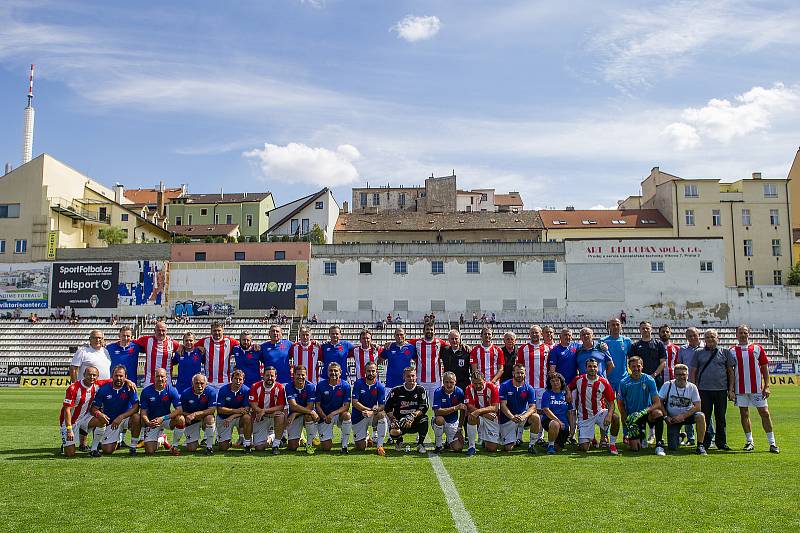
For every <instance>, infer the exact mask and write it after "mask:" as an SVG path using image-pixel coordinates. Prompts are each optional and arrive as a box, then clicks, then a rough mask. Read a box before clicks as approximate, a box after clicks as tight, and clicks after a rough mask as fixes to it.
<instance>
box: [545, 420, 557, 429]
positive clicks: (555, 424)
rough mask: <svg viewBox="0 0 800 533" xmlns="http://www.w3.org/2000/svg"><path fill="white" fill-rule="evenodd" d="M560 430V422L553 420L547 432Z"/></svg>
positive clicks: (548, 425)
mask: <svg viewBox="0 0 800 533" xmlns="http://www.w3.org/2000/svg"><path fill="white" fill-rule="evenodd" d="M558 429H559V428H558V422H556V421H555V420H551V421H550V422H549V423H548V424H547V431H558Z"/></svg>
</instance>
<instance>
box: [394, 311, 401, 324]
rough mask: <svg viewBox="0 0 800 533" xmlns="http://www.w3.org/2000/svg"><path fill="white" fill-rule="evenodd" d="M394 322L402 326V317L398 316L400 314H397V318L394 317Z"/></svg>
mask: <svg viewBox="0 0 800 533" xmlns="http://www.w3.org/2000/svg"><path fill="white" fill-rule="evenodd" d="M394 321H395V322H396V323H398V324H402V323H403V317H401V316H400V313H397V316H396V317H394Z"/></svg>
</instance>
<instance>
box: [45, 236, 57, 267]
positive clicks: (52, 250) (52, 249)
mask: <svg viewBox="0 0 800 533" xmlns="http://www.w3.org/2000/svg"><path fill="white" fill-rule="evenodd" d="M57 247H58V232H57V231H48V232H47V260H48V261H54V260H55V258H56V248H57Z"/></svg>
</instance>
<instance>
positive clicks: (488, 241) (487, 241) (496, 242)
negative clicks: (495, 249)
mask: <svg viewBox="0 0 800 533" xmlns="http://www.w3.org/2000/svg"><path fill="white" fill-rule="evenodd" d="M481 242H482V243H483V244H498V243H501V242H503V239H481Z"/></svg>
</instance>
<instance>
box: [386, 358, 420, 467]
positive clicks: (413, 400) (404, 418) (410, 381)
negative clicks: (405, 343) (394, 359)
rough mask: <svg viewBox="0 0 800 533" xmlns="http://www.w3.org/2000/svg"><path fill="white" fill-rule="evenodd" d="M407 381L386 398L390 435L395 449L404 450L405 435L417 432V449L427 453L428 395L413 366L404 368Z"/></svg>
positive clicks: (404, 376)
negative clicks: (420, 383)
mask: <svg viewBox="0 0 800 533" xmlns="http://www.w3.org/2000/svg"><path fill="white" fill-rule="evenodd" d="M403 380H404V381H405V383H403V384H402V385H398V386H397V387H394V388H393V389H392V390H391V392H390V393H389V397H388V398H387V399H386V407H385V410H386V416H387V417H388V418H389V428H390V429H389V435H390V436H391V437H392V438H394V441H395V449H396V450H397V451H402V450H403V435H405V434H406V433H417V434H418V435H419V436H418V437H417V451H418V452H419V453H427V451H428V450H427V449H426V448H425V436H426V435H427V434H428V416H427V414H426V413H427V412H428V395H427V394H426V393H425V389H424V388H423V387H422V386H421V385H418V384H417V371H416V370H414V369H413V368H411V367H407V368H406V369H405V370H403Z"/></svg>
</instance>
